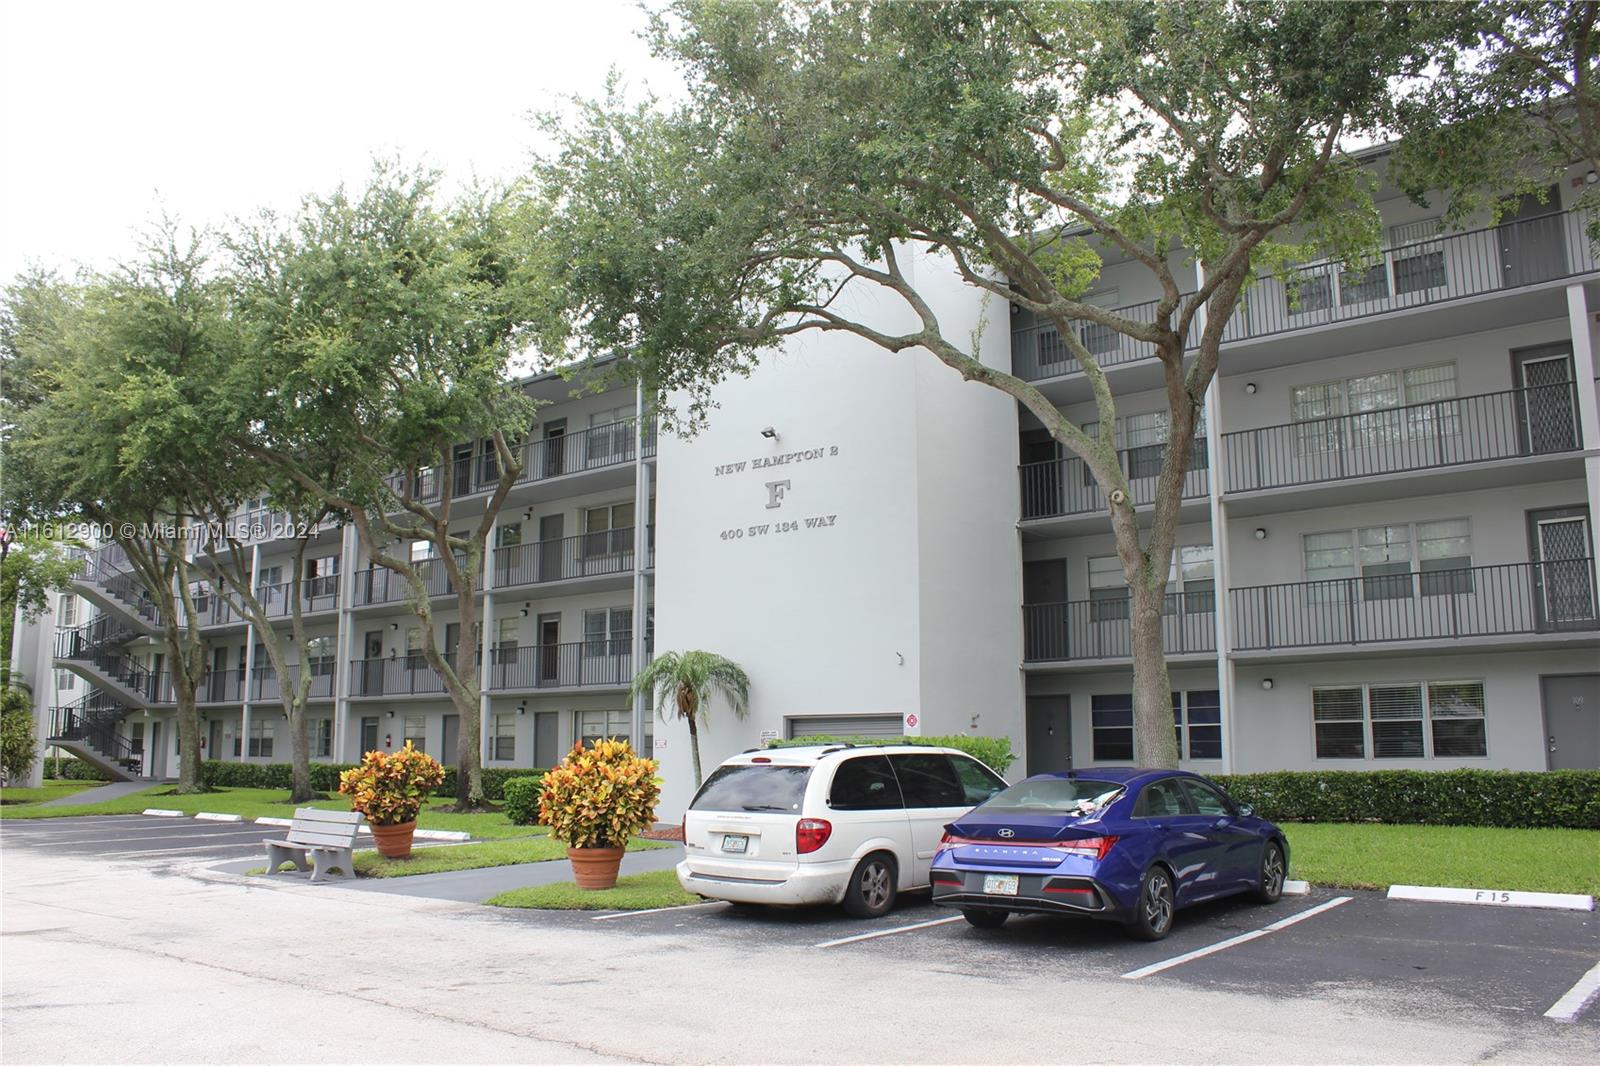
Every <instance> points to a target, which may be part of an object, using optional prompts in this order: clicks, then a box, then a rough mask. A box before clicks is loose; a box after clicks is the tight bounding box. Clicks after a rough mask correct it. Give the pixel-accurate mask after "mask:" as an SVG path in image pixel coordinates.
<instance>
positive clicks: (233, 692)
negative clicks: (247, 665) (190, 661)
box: [194, 670, 244, 703]
mask: <svg viewBox="0 0 1600 1066" xmlns="http://www.w3.org/2000/svg"><path fill="white" fill-rule="evenodd" d="M194 698H195V702H197V703H240V702H242V701H243V700H244V671H243V670H208V671H207V672H206V676H205V677H203V678H201V679H200V686H199V687H198V688H196V689H195V690H194Z"/></svg>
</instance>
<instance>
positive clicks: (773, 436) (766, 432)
mask: <svg viewBox="0 0 1600 1066" xmlns="http://www.w3.org/2000/svg"><path fill="white" fill-rule="evenodd" d="M761 435H762V436H763V437H765V438H767V439H768V440H777V439H778V431H777V430H775V429H773V428H772V427H771V426H767V427H766V428H764V429H762V431H761Z"/></svg>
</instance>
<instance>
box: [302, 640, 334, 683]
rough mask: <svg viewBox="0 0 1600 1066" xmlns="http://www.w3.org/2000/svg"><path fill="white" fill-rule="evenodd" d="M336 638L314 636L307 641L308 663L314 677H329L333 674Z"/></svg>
mask: <svg viewBox="0 0 1600 1066" xmlns="http://www.w3.org/2000/svg"><path fill="white" fill-rule="evenodd" d="M333 656H334V638H333V637H331V636H321V637H312V638H310V639H309V640H307V641H306V665H307V667H308V668H309V669H310V672H311V676H312V677H328V676H331V675H332V674H333Z"/></svg>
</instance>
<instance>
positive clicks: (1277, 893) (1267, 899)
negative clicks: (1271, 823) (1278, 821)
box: [1250, 840, 1289, 903]
mask: <svg viewBox="0 0 1600 1066" xmlns="http://www.w3.org/2000/svg"><path fill="white" fill-rule="evenodd" d="M1288 873H1289V869H1288V866H1287V864H1286V863H1285V862H1284V861H1283V848H1282V847H1281V846H1279V844H1278V842H1277V841H1276V840H1269V841H1267V846H1266V847H1264V848H1262V849H1261V876H1260V878H1259V879H1257V881H1256V884H1255V887H1254V888H1252V889H1251V890H1250V895H1251V896H1252V897H1254V898H1255V899H1256V900H1258V901H1259V902H1261V903H1276V902H1278V899H1279V898H1280V897H1281V896H1282V895H1283V882H1284V879H1285V878H1286V877H1287V876H1288Z"/></svg>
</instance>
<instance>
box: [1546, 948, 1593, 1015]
mask: <svg viewBox="0 0 1600 1066" xmlns="http://www.w3.org/2000/svg"><path fill="white" fill-rule="evenodd" d="M1596 996H1600V962H1597V963H1595V964H1594V968H1593V969H1591V970H1590V971H1589V972H1588V973H1586V974H1584V975H1583V976H1582V977H1580V978H1578V983H1577V984H1575V985H1573V986H1572V987H1571V988H1569V989H1567V994H1566V995H1564V996H1562V997H1561V998H1560V999H1558V1000H1556V1003H1555V1006H1553V1007H1551V1008H1550V1009H1549V1010H1547V1011H1545V1012H1544V1016H1545V1017H1546V1018H1554V1019H1555V1020H1556V1021H1558V1022H1575V1021H1577V1020H1578V1015H1580V1014H1582V1013H1583V1008H1585V1007H1587V1006H1588V1005H1589V1004H1590V1003H1592V1002H1594V999H1595V997H1596Z"/></svg>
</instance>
